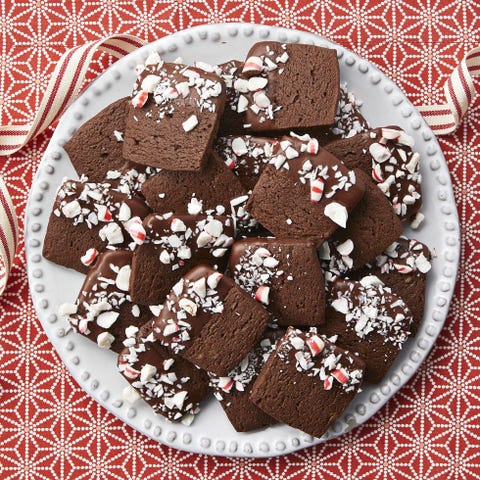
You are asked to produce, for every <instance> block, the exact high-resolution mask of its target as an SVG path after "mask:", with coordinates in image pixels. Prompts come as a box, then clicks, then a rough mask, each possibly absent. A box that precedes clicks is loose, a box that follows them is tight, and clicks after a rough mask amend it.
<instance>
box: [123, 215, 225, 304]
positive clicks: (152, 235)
mask: <svg viewBox="0 0 480 480" xmlns="http://www.w3.org/2000/svg"><path fill="white" fill-rule="evenodd" d="M143 225H144V228H145V231H146V241H145V243H144V244H143V245H141V246H139V247H138V248H137V249H136V250H135V253H134V255H133V263H132V276H131V281H130V294H131V296H132V299H133V301H134V302H137V303H141V304H144V305H156V304H158V303H163V301H164V300H165V297H166V296H167V294H168V292H169V291H170V289H171V288H172V286H173V285H175V284H176V283H177V282H178V281H179V280H180V279H181V278H182V276H183V274H184V273H186V272H188V271H189V270H191V269H192V268H193V267H195V266H197V265H200V264H205V265H210V266H211V267H214V268H216V269H217V270H219V271H220V272H223V271H225V268H226V267H227V259H228V252H229V250H230V246H231V245H232V243H233V241H234V234H235V232H234V228H233V220H232V219H231V218H230V217H221V216H213V215H173V214H171V213H169V214H165V215H156V214H152V215H149V216H148V217H147V218H146V219H145V220H144V222H143Z"/></svg>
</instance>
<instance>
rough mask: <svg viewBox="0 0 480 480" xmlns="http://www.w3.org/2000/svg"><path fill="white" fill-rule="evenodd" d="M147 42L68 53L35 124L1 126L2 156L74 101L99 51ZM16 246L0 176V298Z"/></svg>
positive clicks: (132, 40) (111, 40)
mask: <svg viewBox="0 0 480 480" xmlns="http://www.w3.org/2000/svg"><path fill="white" fill-rule="evenodd" d="M145 43H146V42H145V41H144V40H142V39H140V38H138V37H135V36H133V35H122V34H119V35H112V36H111V37H106V38H102V39H100V40H97V41H94V42H89V43H86V44H85V45H81V46H79V47H75V48H72V49H71V50H69V51H67V52H65V54H64V55H62V57H61V58H60V60H59V61H58V63H57V66H56V67H55V70H54V71H53V73H52V75H51V77H50V80H49V82H48V85H47V89H46V91H45V95H44V97H43V99H42V102H41V103H40V107H39V108H38V112H37V114H36V116H35V119H34V121H33V123H32V124H31V125H2V126H0V156H5V155H12V154H13V153H15V152H17V151H18V150H20V149H21V148H22V147H23V146H24V145H26V144H27V143H28V142H29V141H30V140H31V139H32V138H35V137H36V136H37V135H38V134H40V133H42V132H43V131H44V130H45V129H46V128H47V127H48V126H49V125H50V124H51V123H52V122H53V121H54V120H55V119H56V118H57V117H59V116H60V115H61V114H62V113H63V111H64V110H65V109H66V108H67V107H68V106H69V105H70V104H71V103H72V102H73V100H75V98H76V97H77V95H78V92H79V90H80V87H81V86H82V84H83V81H84V80H85V75H86V73H87V70H88V68H89V67H90V62H91V61H92V58H93V55H94V54H95V52H96V51H101V52H106V53H109V54H110V55H112V56H113V57H114V58H121V57H123V56H125V55H127V54H128V53H130V52H132V51H133V50H136V49H137V48H139V47H141V46H143V45H145ZM17 245H18V224H17V217H16V215H15V209H14V207H13V204H12V200H11V198H10V195H9V194H8V190H7V188H6V186H5V183H4V182H3V180H2V178H1V177H0V295H1V294H2V293H3V291H4V290H5V286H6V284H7V280H8V275H9V273H10V269H11V266H12V263H13V258H14V256H15V252H16V250H17Z"/></svg>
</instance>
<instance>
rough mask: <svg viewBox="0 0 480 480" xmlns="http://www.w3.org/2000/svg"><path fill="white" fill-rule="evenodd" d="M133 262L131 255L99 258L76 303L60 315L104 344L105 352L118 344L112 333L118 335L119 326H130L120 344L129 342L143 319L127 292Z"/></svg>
mask: <svg viewBox="0 0 480 480" xmlns="http://www.w3.org/2000/svg"><path fill="white" fill-rule="evenodd" d="M131 259H132V253H131V252H129V251H121V250H117V251H107V252H104V253H102V254H100V255H99V256H98V258H97V260H96V263H95V266H94V267H92V269H91V270H90V271H89V272H88V275H87V277H86V279H85V282H84V285H83V286H82V289H81V290H80V294H79V297H78V299H77V302H76V303H75V304H74V305H72V306H70V307H63V309H62V312H61V314H62V315H65V316H67V318H68V321H69V322H70V324H71V325H72V326H73V327H74V328H75V330H77V331H78V332H80V333H82V334H83V335H85V336H87V337H89V338H92V339H93V340H96V341H97V342H101V346H102V348H110V347H111V345H112V344H113V342H114V341H115V340H116V338H115V336H114V335H113V334H112V332H113V331H118V328H117V326H118V324H120V325H123V324H125V322H128V325H127V327H126V328H125V329H124V332H125V337H123V336H122V334H121V335H120V338H119V340H121V341H124V338H128V334H129V333H131V330H132V328H135V327H134V326H133V325H132V326H131V324H135V323H137V322H138V320H137V318H139V317H140V315H141V310H140V307H139V306H138V305H136V304H133V303H131V298H130V294H129V292H128V287H129V282H130V274H131V268H130V264H131ZM127 305H130V307H129V308H128V309H126V308H125V307H126V306H127ZM59 313H60V312H59ZM129 329H130V330H129ZM107 334H108V335H107Z"/></svg>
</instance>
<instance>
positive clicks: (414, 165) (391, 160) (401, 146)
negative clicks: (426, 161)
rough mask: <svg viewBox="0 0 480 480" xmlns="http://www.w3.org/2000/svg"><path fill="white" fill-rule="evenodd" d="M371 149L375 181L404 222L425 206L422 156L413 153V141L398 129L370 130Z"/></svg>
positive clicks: (366, 151)
mask: <svg viewBox="0 0 480 480" xmlns="http://www.w3.org/2000/svg"><path fill="white" fill-rule="evenodd" d="M369 142H370V143H369V147H368V149H365V150H364V152H363V153H364V154H365V155H369V156H370V158H371V160H372V174H371V175H372V178H373V180H374V181H375V182H376V183H377V185H378V188H380V190H381V191H382V192H383V193H384V194H385V196H386V197H387V198H388V199H389V200H390V203H391V204H392V206H393V210H394V211H395V213H396V214H397V215H398V216H399V217H400V218H401V219H408V218H411V217H413V216H414V215H415V213H417V211H418V210H419V208H420V206H421V205H422V188H421V184H422V175H421V173H420V154H419V153H418V152H414V151H413V147H414V140H413V138H412V137H411V136H409V135H407V134H406V133H405V132H404V131H403V130H401V129H400V128H399V127H383V128H375V129H373V130H370V133H369Z"/></svg>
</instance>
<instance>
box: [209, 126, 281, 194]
mask: <svg viewBox="0 0 480 480" xmlns="http://www.w3.org/2000/svg"><path fill="white" fill-rule="evenodd" d="M277 144H278V140H277V139H275V138H268V137H252V136H251V135H243V136H235V135H230V136H227V137H220V138H218V139H217V143H216V144H215V150H216V151H217V152H218V153H219V154H220V155H221V157H222V158H223V160H224V161H225V164H226V165H227V167H228V168H229V169H230V170H232V171H233V173H235V174H236V175H238V178H239V179H240V181H241V182H242V185H243V186H244V187H245V189H246V190H252V189H253V187H255V184H256V183H257V180H258V178H259V177H260V175H261V173H262V172H263V169H264V168H265V166H266V165H268V163H269V162H270V160H271V158H272V156H273V152H274V151H275V150H276V149H277Z"/></svg>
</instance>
